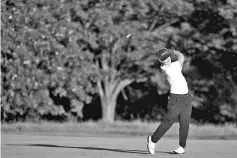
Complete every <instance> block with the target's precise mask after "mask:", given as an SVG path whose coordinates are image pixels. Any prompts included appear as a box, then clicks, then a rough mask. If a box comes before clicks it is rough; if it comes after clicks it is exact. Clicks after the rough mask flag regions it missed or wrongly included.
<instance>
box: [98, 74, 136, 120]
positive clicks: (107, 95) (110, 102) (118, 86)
mask: <svg viewBox="0 0 237 158" xmlns="http://www.w3.org/2000/svg"><path fill="white" fill-rule="evenodd" d="M130 83H132V80H128V79H127V80H126V79H125V80H122V81H118V82H112V83H111V82H110V83H109V82H104V86H102V84H101V81H98V82H97V86H98V91H99V95H100V100H101V107H102V120H103V121H104V122H107V123H112V122H114V116H115V108H116V101H117V97H118V94H119V92H121V90H122V89H123V88H124V87H125V86H127V85H129V84H130Z"/></svg>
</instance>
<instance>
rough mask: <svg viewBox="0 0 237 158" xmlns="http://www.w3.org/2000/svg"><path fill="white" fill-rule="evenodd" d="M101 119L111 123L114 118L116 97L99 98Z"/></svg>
mask: <svg viewBox="0 0 237 158" xmlns="http://www.w3.org/2000/svg"><path fill="white" fill-rule="evenodd" d="M101 99H102V100H101V104H102V105H101V106H102V120H103V121H104V122H106V123H113V122H114V118H115V108H116V98H110V97H104V98H101Z"/></svg>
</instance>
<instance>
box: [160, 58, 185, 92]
mask: <svg viewBox="0 0 237 158" xmlns="http://www.w3.org/2000/svg"><path fill="white" fill-rule="evenodd" d="M161 70H162V72H163V74H164V75H165V77H166V78H167V80H168V82H169V84H170V93H173V94H187V93H188V84H187V82H186V80H185V78H184V76H183V74H182V66H181V64H180V62H179V61H175V62H172V63H171V64H170V65H169V66H162V67H161Z"/></svg>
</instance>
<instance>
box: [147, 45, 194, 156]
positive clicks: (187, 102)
mask: <svg viewBox="0 0 237 158" xmlns="http://www.w3.org/2000/svg"><path fill="white" fill-rule="evenodd" d="M157 56H158V59H159V61H160V62H161V70H162V73H163V74H164V76H165V77H166V79H167V81H168V83H169V84H170V94H169V97H168V105H167V109H168V111H167V115H166V117H165V119H164V121H163V122H162V123H161V124H160V125H159V126H158V128H157V129H156V131H155V132H154V133H153V135H150V136H148V138H147V142H148V144H147V149H148V151H149V152H150V154H155V145H156V143H157V142H158V141H159V140H160V139H161V137H162V136H163V135H164V134H165V133H166V132H167V130H168V129H169V128H170V127H171V126H172V125H173V124H174V122H176V121H179V126H180V127H179V147H178V148H177V149H176V150H174V151H173V152H174V153H176V154H183V153H184V152H185V150H184V149H185V147H186V140H187V136H188V131H189V122H190V117H191V112H192V106H191V99H192V97H191V95H190V93H189V91H188V85H187V82H186V80H185V78H184V76H183V74H182V66H183V62H184V60H185V59H184V55H183V54H182V53H180V52H179V51H170V50H167V49H161V50H159V51H158V52H157ZM174 57H175V58H176V61H173V60H175V59H174Z"/></svg>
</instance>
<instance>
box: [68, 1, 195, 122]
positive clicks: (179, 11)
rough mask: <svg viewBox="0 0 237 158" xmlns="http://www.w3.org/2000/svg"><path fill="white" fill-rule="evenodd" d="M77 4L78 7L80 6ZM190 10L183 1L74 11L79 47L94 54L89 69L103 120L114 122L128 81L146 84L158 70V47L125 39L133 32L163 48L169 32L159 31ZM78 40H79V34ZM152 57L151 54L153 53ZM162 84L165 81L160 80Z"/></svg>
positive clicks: (83, 5) (82, 5) (94, 4)
mask: <svg viewBox="0 0 237 158" xmlns="http://www.w3.org/2000/svg"><path fill="white" fill-rule="evenodd" d="M78 6H79V7H78ZM185 10H186V11H187V12H190V10H192V6H191V5H190V4H189V3H186V2H185V1H181V0H180V1H177V2H173V1H168V2H167V1H165V0H159V1H155V2H154V1H151V0H147V1H123V0H121V1H106V0H104V1H100V2H99V1H83V2H82V1H81V2H78V1H77V2H75V7H74V8H73V9H72V12H73V13H74V19H76V20H77V21H78V22H80V23H81V24H82V25H83V26H85V28H84V30H83V32H80V33H81V34H82V35H80V39H77V40H78V41H79V42H78V43H79V44H81V46H82V47H84V48H85V49H84V50H85V51H89V52H91V53H92V54H93V57H94V59H93V63H91V64H92V67H93V68H94V73H95V74H97V77H98V78H97V88H98V93H99V95H100V100H101V105H102V119H103V120H104V121H105V122H113V120H114V114H115V106H116V100H117V97H118V94H119V93H120V92H121V90H122V89H123V88H124V87H126V86H128V85H129V84H131V83H132V82H139V81H141V80H146V79H147V78H149V77H150V76H153V75H154V74H157V77H158V78H160V76H161V75H160V72H159V70H158V69H157V66H155V65H156V58H155V56H154V52H155V51H156V50H157V49H158V48H154V47H151V46H150V45H149V44H147V43H144V42H139V41H137V40H133V41H127V40H126V39H125V36H126V35H127V34H128V33H135V34H136V35H138V36H142V37H144V38H147V39H149V40H153V41H155V42H157V43H160V44H161V45H164V44H165V43H166V39H167V37H168V36H169V34H170V33H169V32H168V31H167V32H165V31H164V32H162V33H160V32H159V31H160V30H159V29H158V28H159V27H160V26H161V25H162V24H166V23H169V21H170V18H171V17H173V18H175V19H172V21H173V20H177V19H176V18H177V17H179V16H181V15H183V14H185ZM77 37H79V36H77ZM152 54H153V55H152ZM157 82H160V83H159V84H158V85H162V86H163V85H164V84H165V83H164V79H163V80H158V81H157Z"/></svg>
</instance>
